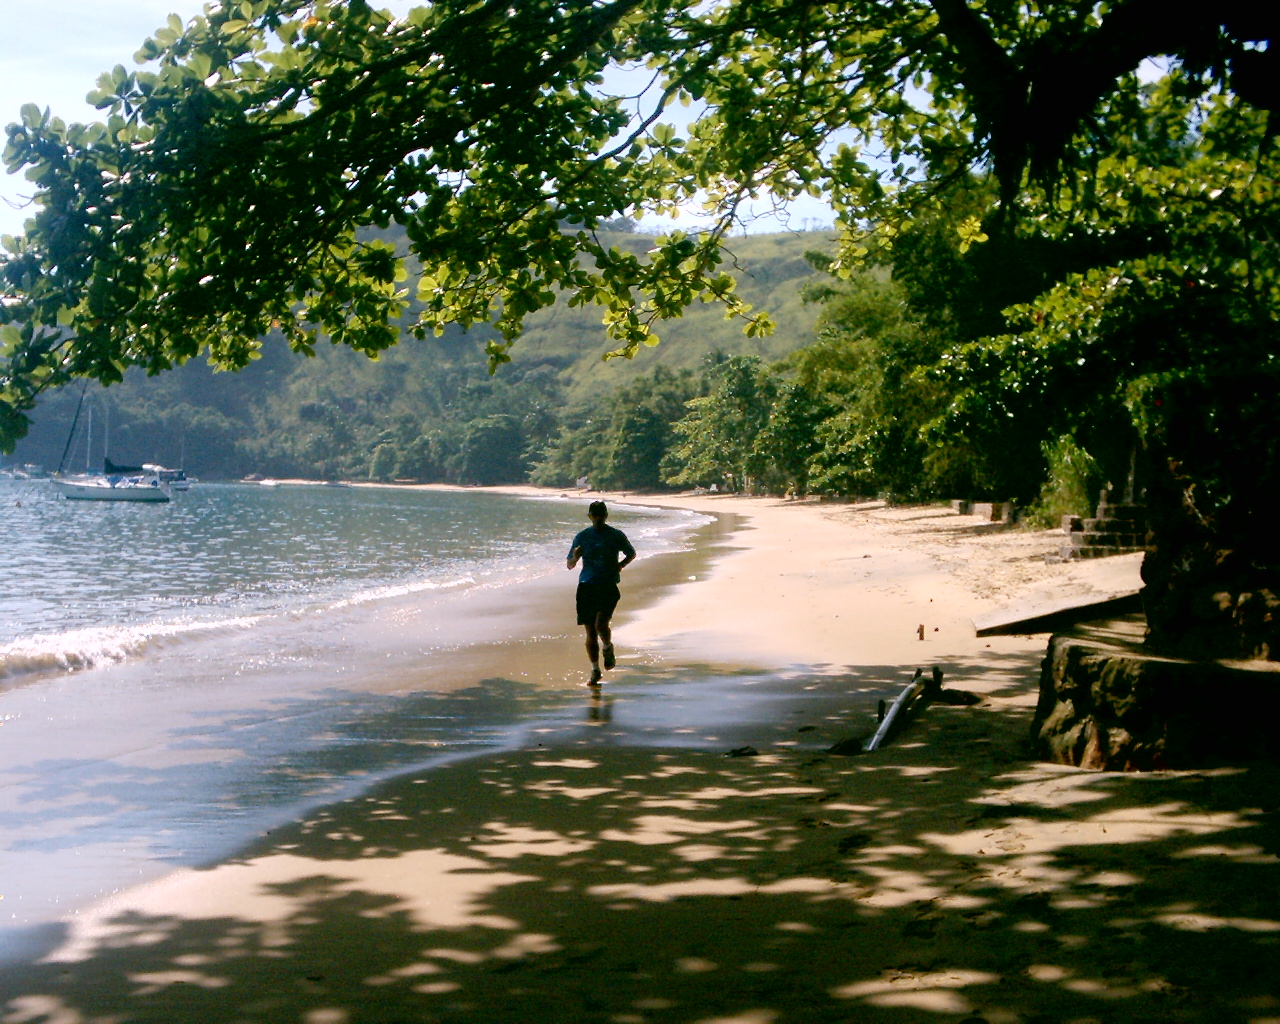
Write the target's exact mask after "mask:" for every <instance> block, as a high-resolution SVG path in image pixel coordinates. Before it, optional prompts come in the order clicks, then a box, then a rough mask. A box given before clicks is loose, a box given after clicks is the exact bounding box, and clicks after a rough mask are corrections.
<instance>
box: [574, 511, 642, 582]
mask: <svg viewBox="0 0 1280 1024" xmlns="http://www.w3.org/2000/svg"><path fill="white" fill-rule="evenodd" d="M574 548H581V549H582V571H581V572H580V573H578V582H579V583H617V582H618V579H619V576H618V553H619V552H621V553H622V554H624V555H626V556H627V557H628V558H634V557H635V553H636V549H635V548H633V547H632V546H631V541H629V540H627V535H626V534H625V533H623V532H622V531H621V530H615V529H614V528H613V527H612V526H610V525H609V524H608V523H606V524H605V526H604V529H602V530H597V529H596V528H595V527H594V526H588V527H587V528H586V529H585V530H583V531H582V532H581V533H579V534H578V535H577V536H576V537H574V538H573V543H572V544H570V545H569V558H572V557H573V549H574Z"/></svg>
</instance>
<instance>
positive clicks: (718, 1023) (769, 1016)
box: [694, 1010, 778, 1024]
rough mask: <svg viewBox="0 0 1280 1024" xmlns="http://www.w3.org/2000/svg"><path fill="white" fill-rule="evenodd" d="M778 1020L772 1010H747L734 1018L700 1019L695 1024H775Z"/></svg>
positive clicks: (736, 1014)
mask: <svg viewBox="0 0 1280 1024" xmlns="http://www.w3.org/2000/svg"><path fill="white" fill-rule="evenodd" d="M777 1019H778V1015H777V1014H776V1013H774V1012H773V1011H772V1010H747V1011H745V1012H744V1013H735V1014H734V1015H733V1016H732V1017H700V1018H699V1019H698V1020H696V1021H694V1024H773V1022H774V1021H775V1020H777Z"/></svg>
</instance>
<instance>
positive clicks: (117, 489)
mask: <svg viewBox="0 0 1280 1024" xmlns="http://www.w3.org/2000/svg"><path fill="white" fill-rule="evenodd" d="M53 484H54V486H55V487H57V488H58V490H59V491H61V492H62V496H63V497H64V498H67V499H68V500H71V501H142V502H153V503H154V502H161V501H168V500H169V489H168V488H167V487H164V486H163V485H161V484H160V482H159V481H155V482H149V481H142V482H139V481H134V480H121V481H118V482H116V483H112V482H111V481H110V480H107V479H106V478H103V479H101V480H55V481H54V482H53Z"/></svg>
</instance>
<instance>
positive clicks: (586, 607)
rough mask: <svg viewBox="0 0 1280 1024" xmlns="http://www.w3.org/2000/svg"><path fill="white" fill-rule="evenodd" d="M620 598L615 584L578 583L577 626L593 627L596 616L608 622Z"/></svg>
mask: <svg viewBox="0 0 1280 1024" xmlns="http://www.w3.org/2000/svg"><path fill="white" fill-rule="evenodd" d="M620 596H621V595H620V594H619V593H618V585H617V584H616V583H579V584H578V598H577V604H578V625H579V626H594V625H595V624H596V617H597V616H599V617H600V618H602V619H604V621H605V622H608V621H609V620H610V619H611V618H612V617H613V610H614V609H615V608H616V607H618V598H619V597H620Z"/></svg>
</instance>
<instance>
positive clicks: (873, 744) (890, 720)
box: [862, 626, 942, 751]
mask: <svg viewBox="0 0 1280 1024" xmlns="http://www.w3.org/2000/svg"><path fill="white" fill-rule="evenodd" d="M920 629H921V638H923V631H924V627H923V626H921V627H920ZM934 674H935V676H936V677H937V678H938V680H939V685H941V679H942V672H941V670H940V669H934ZM922 675H924V669H922V668H918V669H916V674H915V675H913V676H912V677H911V682H909V683H908V684H907V686H906V688H905V689H904V690H903V691H902V692H901V693H900V694H898V696H896V697H894V698H893V702H892V703H891V704H890V705H889V707H888V709H887V710H886V711H885V715H884V718H882V719H881V720H880V726H879V728H877V729H876V731H875V735H873V736H872V737H871V739H869V740H868V741H867V744H866V746H865V747H863V748H862V749H863V750H866V751H872V750H876V749H878V748H879V746H880V744H881V743H883V742H884V740H885V737H886V736H888V735H889V730H890V729H892V728H893V724H894V722H895V721H896V720H897V718H898V716H899V714H901V713H902V711H903V710H904V709H905V708H906V707H907V706H908V705H909V704H910V703H911V702H912V701H913V700H915V699H916V698H917V697H918V696H920V694H921V693H923V692H924V689H925V684H924V683H922V682H921V681H920V677H921V676H922Z"/></svg>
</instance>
